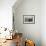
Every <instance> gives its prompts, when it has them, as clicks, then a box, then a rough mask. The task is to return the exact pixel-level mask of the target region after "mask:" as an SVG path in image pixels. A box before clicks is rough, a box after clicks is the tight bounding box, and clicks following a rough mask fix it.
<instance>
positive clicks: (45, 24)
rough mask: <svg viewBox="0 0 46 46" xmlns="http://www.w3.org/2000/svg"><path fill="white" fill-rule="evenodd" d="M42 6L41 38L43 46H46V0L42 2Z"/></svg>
mask: <svg viewBox="0 0 46 46" xmlns="http://www.w3.org/2000/svg"><path fill="white" fill-rule="evenodd" d="M41 4H42V5H41V7H42V8H41V38H42V46H46V0H42V2H41Z"/></svg>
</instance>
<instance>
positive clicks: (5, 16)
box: [0, 0, 16, 29]
mask: <svg viewBox="0 0 46 46" xmlns="http://www.w3.org/2000/svg"><path fill="white" fill-rule="evenodd" d="M15 2H16V0H0V27H7V28H9V29H11V28H12V6H13V4H14V3H15Z"/></svg>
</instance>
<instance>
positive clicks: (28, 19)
mask: <svg viewBox="0 0 46 46" xmlns="http://www.w3.org/2000/svg"><path fill="white" fill-rule="evenodd" d="M23 24H35V15H23Z"/></svg>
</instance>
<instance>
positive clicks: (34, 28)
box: [13, 0, 41, 46]
mask: <svg viewBox="0 0 46 46" xmlns="http://www.w3.org/2000/svg"><path fill="white" fill-rule="evenodd" d="M13 12H14V19H15V27H16V29H17V30H18V32H22V33H23V34H24V37H25V38H26V37H27V38H28V39H32V40H34V41H35V43H36V46H41V0H23V2H21V3H20V4H19V5H17V6H16V5H14V6H13ZM23 15H35V24H23Z"/></svg>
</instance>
